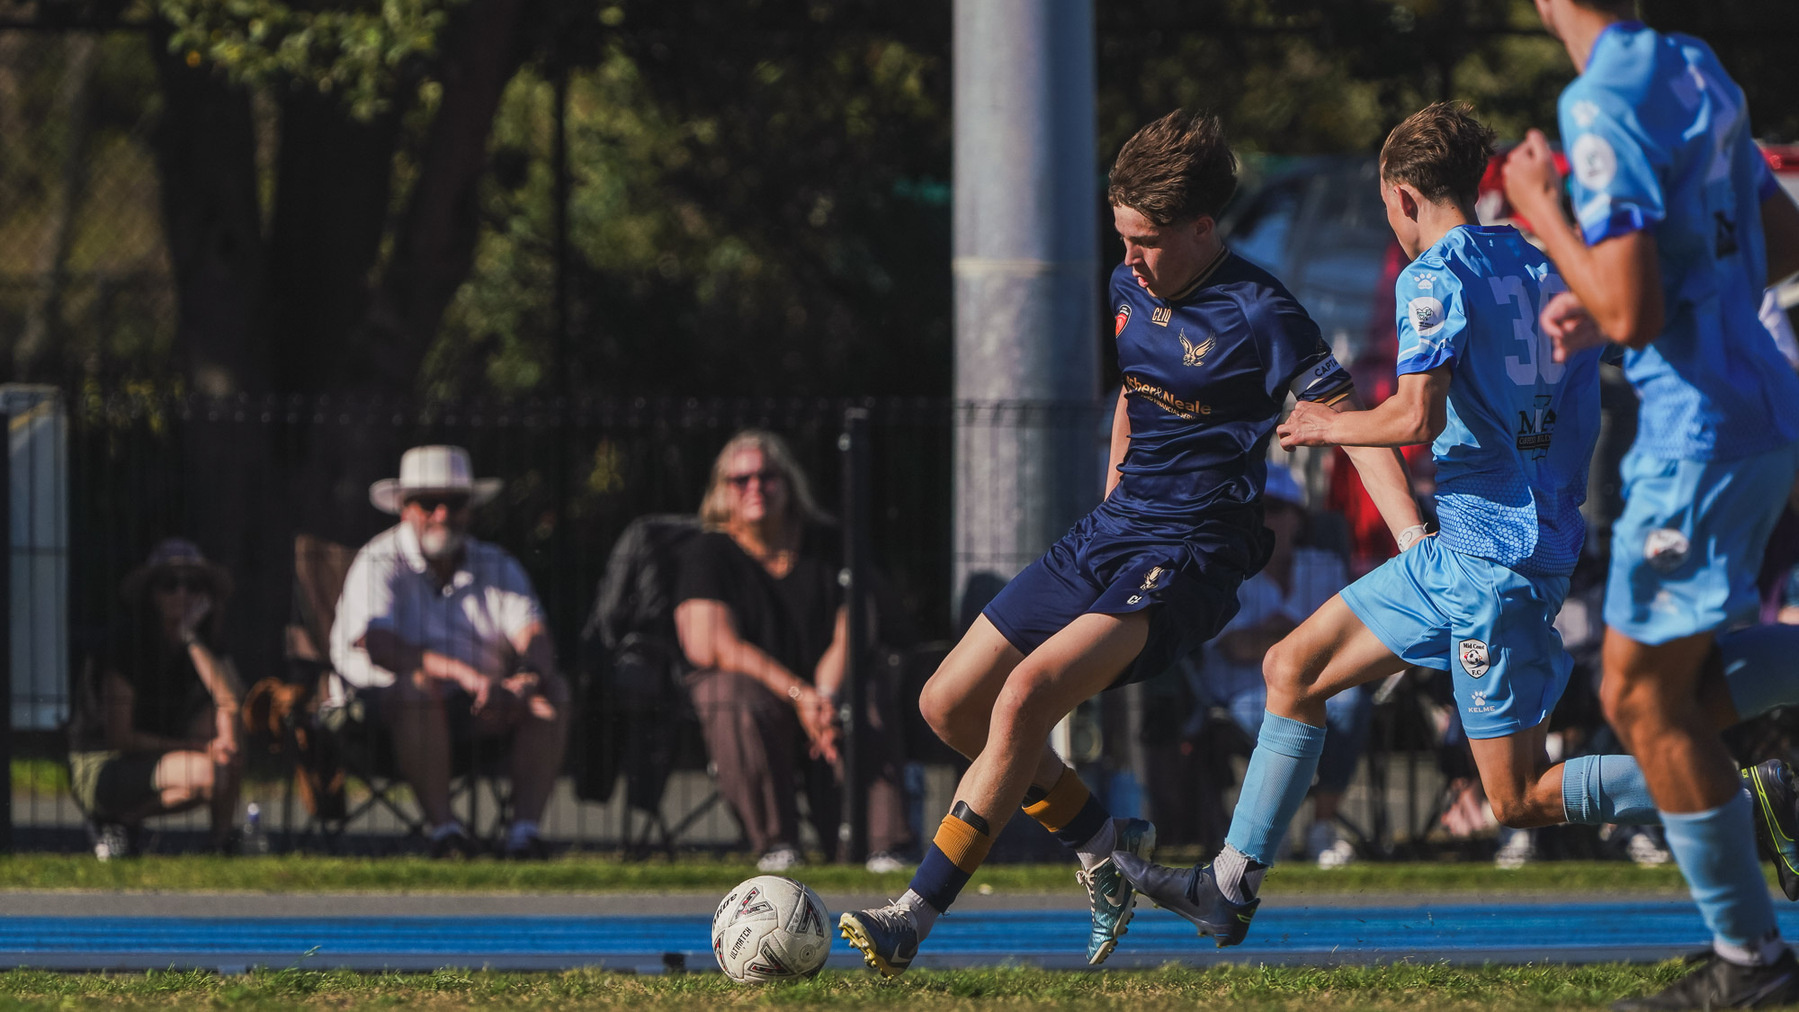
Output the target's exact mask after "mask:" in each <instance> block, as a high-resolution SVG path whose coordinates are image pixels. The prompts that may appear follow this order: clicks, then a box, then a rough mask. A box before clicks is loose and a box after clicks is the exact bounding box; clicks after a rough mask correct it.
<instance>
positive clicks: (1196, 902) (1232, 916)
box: [1112, 853, 1262, 949]
mask: <svg viewBox="0 0 1799 1012" xmlns="http://www.w3.org/2000/svg"><path fill="white" fill-rule="evenodd" d="M1112 859H1113V860H1114V861H1117V862H1118V867H1119V869H1120V870H1121V871H1123V872H1124V877H1125V878H1126V879H1129V880H1130V883H1131V884H1132V885H1134V886H1136V887H1137V891H1138V892H1140V893H1142V894H1143V895H1145V896H1148V897H1149V898H1150V900H1151V901H1152V902H1154V903H1155V905H1156V906H1158V907H1161V908H1162V909H1164V910H1172V911H1174V912H1175V913H1177V914H1179V915H1181V916H1182V917H1185V918H1186V919H1187V920H1189V921H1191V922H1192V923H1193V926H1194V927H1196V928H1198V929H1199V933H1200V934H1202V935H1211V936H1212V938H1213V939H1214V940H1216V941H1217V943H1218V947H1219V948H1220V949H1222V948H1224V947H1225V946H1227V945H1236V944H1238V943H1239V942H1241V941H1243V939H1244V938H1245V937H1247V936H1248V934H1249V921H1250V918H1252V917H1254V916H1255V915H1256V908H1257V907H1259V906H1261V905H1262V901H1261V899H1259V898H1258V899H1253V900H1250V901H1249V902H1248V903H1232V902H1231V901H1230V900H1227V899H1225V898H1224V893H1222V892H1220V891H1219V889H1218V880H1217V879H1215V878H1213V877H1212V866H1211V865H1210V864H1201V865H1194V866H1193V867H1191V868H1182V869H1174V868H1164V867H1162V866H1161V865H1159V864H1150V863H1149V862H1148V861H1145V860H1143V859H1142V858H1140V857H1138V856H1136V855H1135V854H1126V853H1116V854H1113V855H1112Z"/></svg>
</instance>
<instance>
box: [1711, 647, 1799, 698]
mask: <svg viewBox="0 0 1799 1012" xmlns="http://www.w3.org/2000/svg"><path fill="white" fill-rule="evenodd" d="M1718 651H1719V652H1720V653H1721V654H1723V661H1724V685H1725V686H1726V687H1727V688H1728V689H1729V690H1730V700H1731V702H1733V703H1735V704H1736V707H1737V716H1738V717H1739V718H1740V719H1742V720H1748V719H1749V718H1751V717H1759V716H1761V715H1762V714H1764V713H1767V712H1768V711H1769V710H1773V709H1777V708H1779V707H1782V706H1792V705H1794V704H1795V703H1799V626H1794V625H1763V626H1754V627H1752V628H1749V629H1743V630H1741V631H1739V632H1733V633H1726V634H1725V635H1723V636H1720V637H1718Z"/></svg>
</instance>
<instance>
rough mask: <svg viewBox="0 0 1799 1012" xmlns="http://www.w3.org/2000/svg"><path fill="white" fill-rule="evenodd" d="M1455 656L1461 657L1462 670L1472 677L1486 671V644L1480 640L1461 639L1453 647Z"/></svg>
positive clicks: (1476, 676)
mask: <svg viewBox="0 0 1799 1012" xmlns="http://www.w3.org/2000/svg"><path fill="white" fill-rule="evenodd" d="M1455 652H1456V656H1457V657H1459V658H1461V661H1462V670H1463V671H1466V672H1468V674H1469V675H1470V676H1472V677H1474V678H1479V677H1480V676H1482V675H1484V674H1486V673H1487V664H1488V658H1487V645H1486V644H1485V643H1482V642H1481V641H1480V640H1463V641H1462V642H1461V643H1459V644H1457V646H1456V648H1455Z"/></svg>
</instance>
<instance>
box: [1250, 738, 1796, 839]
mask: <svg viewBox="0 0 1799 1012" xmlns="http://www.w3.org/2000/svg"><path fill="white" fill-rule="evenodd" d="M1323 752H1324V728H1322V727H1313V726H1312V725H1310V724H1307V723H1304V722H1302V721H1297V720H1292V719H1290V718H1287V717H1277V716H1275V715H1274V714H1272V713H1268V714H1264V715H1263V716H1262V733H1261V734H1259V735H1257V736H1256V750H1255V751H1254V752H1252V753H1250V756H1249V770H1248V771H1247V772H1245V773H1244V774H1243V789H1242V790H1241V791H1239V792H1238V794H1237V810H1236V811H1235V812H1234V813H1232V815H1231V831H1230V835H1229V836H1226V837H1225V838H1224V842H1225V843H1228V844H1230V845H1231V846H1233V847H1235V848H1237V850H1239V851H1241V852H1242V853H1243V854H1245V855H1247V856H1249V857H1250V858H1251V859H1252V860H1255V861H1258V862H1260V863H1262V864H1273V863H1274V855H1275V852H1276V851H1278V850H1279V849H1280V845H1281V840H1283V839H1285V838H1286V836H1287V827H1288V826H1289V825H1290V824H1292V822H1293V815H1294V813H1296V812H1298V811H1299V806H1300V803H1301V802H1303V801H1305V799H1306V791H1308V790H1310V789H1311V787H1312V774H1314V773H1316V772H1318V757H1319V755H1321V754H1323ZM1757 867H1758V868H1759V867H1760V865H1757Z"/></svg>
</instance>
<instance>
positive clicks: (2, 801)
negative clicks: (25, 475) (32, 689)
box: [0, 412, 13, 854]
mask: <svg viewBox="0 0 1799 1012" xmlns="http://www.w3.org/2000/svg"><path fill="white" fill-rule="evenodd" d="M0 433H4V434H5V436H6V450H7V452H6V454H5V456H4V458H3V459H4V466H0V532H4V533H5V537H6V551H4V552H0V685H4V686H5V687H6V688H5V691H0V767H4V768H5V769H6V771H7V773H6V789H5V790H4V791H0V854H10V853H12V849H13V838H12V755H13V740H12V739H13V734H12V693H13V678H12V675H13V670H12V563H13V558H12V555H13V534H12V416H11V415H10V414H7V413H6V412H0Z"/></svg>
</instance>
